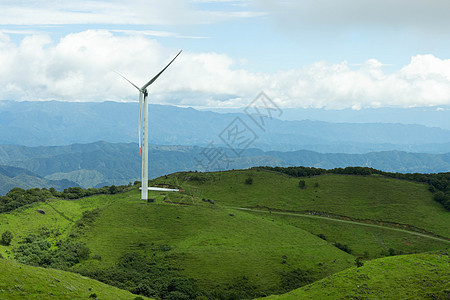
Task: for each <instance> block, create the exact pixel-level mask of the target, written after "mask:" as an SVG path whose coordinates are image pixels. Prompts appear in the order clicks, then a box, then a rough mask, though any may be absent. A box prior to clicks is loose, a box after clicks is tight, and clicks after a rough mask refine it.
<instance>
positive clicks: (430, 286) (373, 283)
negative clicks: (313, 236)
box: [264, 251, 450, 300]
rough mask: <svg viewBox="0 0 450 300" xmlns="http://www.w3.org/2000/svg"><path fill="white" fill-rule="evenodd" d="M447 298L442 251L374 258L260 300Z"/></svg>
mask: <svg viewBox="0 0 450 300" xmlns="http://www.w3.org/2000/svg"><path fill="white" fill-rule="evenodd" d="M449 295H450V265H449V255H448V252H445V251H442V252H439V253H426V254H414V255H401V256H395V257H386V258H380V259H376V260H373V261H369V262H366V263H365V264H364V266H362V267H360V268H351V269H348V270H345V271H342V272H340V273H337V274H334V275H332V276H330V277H327V278H324V279H322V280H320V281H317V282H314V283H313V284H310V285H307V286H304V287H302V288H300V289H298V290H295V291H292V292H289V293H287V294H284V295H279V296H271V297H267V298H264V299H280V300H281V299H286V300H288V299H446V298H448V297H449Z"/></svg>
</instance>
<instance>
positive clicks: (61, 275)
mask: <svg viewBox="0 0 450 300" xmlns="http://www.w3.org/2000/svg"><path fill="white" fill-rule="evenodd" d="M136 297H137V295H133V294H131V293H130V292H128V291H124V290H120V289H118V288H115V287H112V286H109V285H106V284H104V283H101V282H98V281H96V280H92V279H90V278H87V277H83V276H81V275H78V274H75V273H70V272H64V271H60V270H54V269H44V268H38V267H32V266H27V265H23V264H19V263H16V262H14V261H10V260H6V259H0V299H94V298H98V299H111V300H115V299H135V298H136ZM142 299H148V298H146V297H142Z"/></svg>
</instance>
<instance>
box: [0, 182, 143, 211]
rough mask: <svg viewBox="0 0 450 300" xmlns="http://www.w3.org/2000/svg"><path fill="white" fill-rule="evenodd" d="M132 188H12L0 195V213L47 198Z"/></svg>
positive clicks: (81, 195) (108, 192)
mask: <svg viewBox="0 0 450 300" xmlns="http://www.w3.org/2000/svg"><path fill="white" fill-rule="evenodd" d="M137 184H140V182H135V185H137ZM131 188H133V185H131V183H130V184H128V185H121V186H115V185H112V186H105V187H102V188H99V189H96V188H88V189H83V188H81V187H70V188H67V189H64V190H63V191H61V192H60V191H57V190H56V189H54V188H49V189H47V188H42V189H39V188H32V189H28V190H24V189H21V188H13V189H12V190H10V191H9V192H8V193H7V194H6V195H5V196H0V213H3V212H9V211H12V210H15V209H17V208H19V207H22V206H25V205H28V204H31V203H34V202H43V201H45V200H46V199H49V198H59V199H69V200H73V199H80V198H84V197H89V196H94V195H102V194H109V195H113V194H118V193H123V192H126V191H129V190H130V189H131Z"/></svg>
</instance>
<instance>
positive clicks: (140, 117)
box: [139, 92, 142, 155]
mask: <svg viewBox="0 0 450 300" xmlns="http://www.w3.org/2000/svg"><path fill="white" fill-rule="evenodd" d="M141 127H142V92H139V153H140V155H142V146H141V143H142V136H141Z"/></svg>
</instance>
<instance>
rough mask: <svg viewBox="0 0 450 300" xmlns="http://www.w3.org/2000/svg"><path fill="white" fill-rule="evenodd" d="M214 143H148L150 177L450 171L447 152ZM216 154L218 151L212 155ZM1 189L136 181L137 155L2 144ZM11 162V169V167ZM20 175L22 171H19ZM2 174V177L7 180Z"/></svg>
mask: <svg viewBox="0 0 450 300" xmlns="http://www.w3.org/2000/svg"><path fill="white" fill-rule="evenodd" d="M212 151H214V149H213V148H203V147H198V146H151V149H150V154H149V155H150V162H149V176H150V178H154V177H157V176H162V175H165V174H169V173H173V172H177V171H190V170H192V171H193V170H199V171H209V170H211V171H212V170H225V169H243V168H249V167H253V166H307V167H319V168H326V169H330V168H336V167H347V166H367V167H373V168H375V169H379V170H383V171H388V172H402V173H406V172H408V173H409V172H411V173H415V172H418V173H435V172H450V153H447V154H426V153H408V152H401V151H383V152H371V153H367V154H342V153H340V154H339V153H328V154H324V153H318V152H313V151H308V150H300V151H291V152H280V151H262V150H260V149H254V148H251V149H247V150H245V151H243V152H242V154H240V155H236V154H235V153H234V152H233V151H232V150H230V149H229V148H217V149H216V151H220V152H217V153H216V154H218V153H222V156H223V157H222V158H226V159H222V160H215V162H216V163H214V161H213V159H210V160H208V158H211V157H212V155H213V154H214V153H212ZM215 157H216V158H217V155H216V156H215ZM0 165H3V166H8V167H3V168H0V187H1V188H0V194H4V193H6V192H8V191H9V189H11V188H12V187H14V186H18V187H23V188H29V187H49V186H54V187H55V188H57V189H58V188H59V189H61V188H65V187H67V186H74V185H80V186H82V187H102V186H105V185H113V184H114V185H122V184H128V183H129V182H134V181H135V180H140V173H141V160H140V156H139V150H138V145H137V144H135V143H107V142H96V143H91V144H74V145H70V146H58V147H55V146H51V147H26V146H15V145H0ZM11 167H14V168H11ZM18 175H20V176H18ZM5 178H6V179H5Z"/></svg>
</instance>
